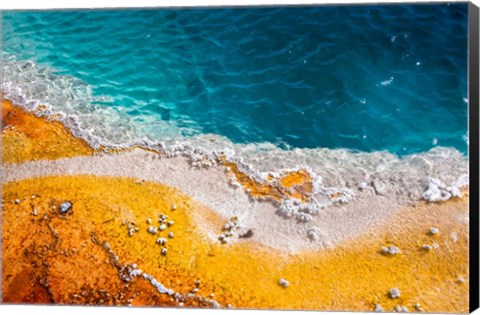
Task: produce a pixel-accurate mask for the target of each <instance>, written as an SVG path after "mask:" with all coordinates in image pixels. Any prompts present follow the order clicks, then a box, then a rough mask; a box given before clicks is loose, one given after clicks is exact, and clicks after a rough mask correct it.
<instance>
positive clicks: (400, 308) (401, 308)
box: [395, 305, 408, 313]
mask: <svg viewBox="0 0 480 315" xmlns="http://www.w3.org/2000/svg"><path fill="white" fill-rule="evenodd" d="M395 311H397V312H399V313H408V308H407V307H406V306H400V305H397V307H396V308H395Z"/></svg>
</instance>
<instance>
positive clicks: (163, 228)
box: [159, 224, 167, 231]
mask: <svg viewBox="0 0 480 315" xmlns="http://www.w3.org/2000/svg"><path fill="white" fill-rule="evenodd" d="M166 228H167V226H166V225H165V224H162V225H160V227H159V230H160V231H165V229H166Z"/></svg>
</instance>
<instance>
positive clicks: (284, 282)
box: [278, 278, 290, 288]
mask: <svg viewBox="0 0 480 315" xmlns="http://www.w3.org/2000/svg"><path fill="white" fill-rule="evenodd" d="M278 284H279V285H281V286H282V287H284V288H287V287H288V286H289V285H290V283H288V281H287V280H285V279H283V278H281V279H280V280H278Z"/></svg>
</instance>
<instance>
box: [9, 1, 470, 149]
mask: <svg viewBox="0 0 480 315" xmlns="http://www.w3.org/2000/svg"><path fill="white" fill-rule="evenodd" d="M2 33H3V54H4V56H6V55H14V56H15V58H17V59H19V60H20V59H28V60H33V61H35V62H37V63H39V64H42V65H48V66H51V67H53V68H55V69H57V70H58V73H59V74H68V75H72V76H74V77H77V78H80V79H81V80H83V81H85V82H86V83H87V84H89V85H91V86H92V87H93V91H94V93H95V95H98V96H106V98H104V100H103V101H102V102H98V105H99V106H110V107H113V108H123V109H124V111H125V112H126V113H127V114H128V115H129V116H131V117H135V118H136V119H135V123H138V124H151V125H152V128H153V129H154V128H155V126H156V125H155V121H160V120H163V121H167V122H169V123H172V124H175V125H176V126H179V127H180V128H181V130H182V133H183V134H184V135H195V134H199V133H215V134H220V135H223V136H226V137H228V138H229V139H230V140H232V141H233V142H236V143H250V142H261V141H268V142H272V143H275V144H277V145H280V146H281V147H299V148H317V147H328V148H350V149H353V150H361V151H377V150H388V151H390V152H393V153H397V154H400V155H403V154H408V153H413V152H419V151H426V150H429V149H430V148H432V147H433V146H434V145H438V146H451V147H455V148H457V149H458V150H460V151H462V152H466V150H467V143H466V141H465V139H464V137H465V135H466V133H467V112H468V111H467V106H468V105H467V102H466V97H467V4H464V3H463V4H462V3H460V4H452V5H446V4H435V5H433V4H425V5H382V6H371V5H370V6H319V7H307V8H301V7H289V8H272V7H270V8H258V7H257V8H249V9H246V8H235V9H233V8H225V9H188V10H187V9H185V10H176V9H162V10H118V11H117V10H110V11H87V10H84V11H56V12H55V11H50V12H22V11H17V12H4V13H3V25H2ZM47 79H48V78H45V80H47ZM67 92H69V91H66V93H67ZM146 117H147V118H148V119H147V118H146ZM158 134H159V136H160V135H161V131H159V133H158Z"/></svg>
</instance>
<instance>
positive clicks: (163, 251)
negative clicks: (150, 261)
mask: <svg viewBox="0 0 480 315" xmlns="http://www.w3.org/2000/svg"><path fill="white" fill-rule="evenodd" d="M167 252H168V250H167V249H166V248H162V255H163V256H165V255H167Z"/></svg>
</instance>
